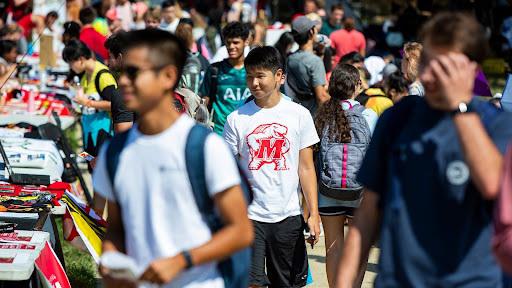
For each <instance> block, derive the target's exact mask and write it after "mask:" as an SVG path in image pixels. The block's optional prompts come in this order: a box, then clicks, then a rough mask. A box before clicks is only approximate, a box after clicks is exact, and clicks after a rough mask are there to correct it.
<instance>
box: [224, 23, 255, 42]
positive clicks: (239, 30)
mask: <svg viewBox="0 0 512 288" xmlns="http://www.w3.org/2000/svg"><path fill="white" fill-rule="evenodd" d="M249 33H250V32H249V27H248V26H247V25H245V24H243V23H241V22H231V23H229V24H228V25H226V27H224V29H222V37H224V41H226V39H233V38H238V37H240V38H242V40H244V41H245V40H247V38H249Z"/></svg>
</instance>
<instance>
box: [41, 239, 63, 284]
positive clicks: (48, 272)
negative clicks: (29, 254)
mask: <svg viewBox="0 0 512 288" xmlns="http://www.w3.org/2000/svg"><path fill="white" fill-rule="evenodd" d="M35 264H36V268H37V269H38V270H39V272H40V274H41V275H42V276H43V277H42V278H43V279H44V280H46V282H47V283H46V284H48V286H49V287H52V288H71V284H69V279H68V276H67V275H66V272H65V271H64V268H62V265H61V264H60V261H59V258H57V255H55V252H53V249H52V247H51V246H50V245H49V244H48V242H46V243H45V244H44V248H43V250H41V254H40V255H39V257H38V258H37V259H36V262H35ZM43 279H42V280H43Z"/></svg>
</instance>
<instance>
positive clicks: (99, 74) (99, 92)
mask: <svg viewBox="0 0 512 288" xmlns="http://www.w3.org/2000/svg"><path fill="white" fill-rule="evenodd" d="M104 73H110V71H108V69H101V70H100V71H98V73H96V77H95V78H94V87H96V91H97V92H98V94H101V91H100V79H101V75H103V74H104Z"/></svg>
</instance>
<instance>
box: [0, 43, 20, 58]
mask: <svg viewBox="0 0 512 288" xmlns="http://www.w3.org/2000/svg"><path fill="white" fill-rule="evenodd" d="M16 48H17V45H16V42H14V41H12V40H0V57H3V56H4V54H5V53H9V52H11V51H12V49H16Z"/></svg>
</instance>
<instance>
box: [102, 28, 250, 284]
mask: <svg viewBox="0 0 512 288" xmlns="http://www.w3.org/2000/svg"><path fill="white" fill-rule="evenodd" d="M128 39H129V43H128V47H127V50H126V59H125V61H124V63H123V67H122V68H121V77H120V87H121V89H122V92H123V96H124V101H125V103H126V106H127V108H128V109H130V110H131V111H136V112H137V113H138V116H139V118H138V124H137V125H135V126H134V127H133V128H132V129H131V130H130V131H129V132H128V134H127V140H126V144H125V146H124V149H123V150H122V151H121V153H120V154H119V164H118V166H117V173H116V174H115V178H114V180H113V185H112V183H111V181H110V179H109V176H108V172H107V163H106V161H107V160H106V150H107V148H106V147H103V149H102V151H101V153H100V156H99V160H98V164H97V167H96V170H95V171H94V178H93V180H94V181H93V182H94V188H95V191H97V192H98V193H99V194H101V195H102V196H104V197H105V198H107V199H108V200H109V201H108V212H109V217H108V230H107V234H106V237H105V240H104V242H103V251H104V252H108V251H119V252H122V253H126V254H127V255H128V256H130V257H132V258H133V259H134V260H135V263H137V265H139V268H140V269H141V270H142V271H144V269H145V271H144V272H143V273H142V276H141V277H140V278H139V279H138V282H139V283H137V284H141V283H142V284H144V283H154V284H158V285H163V286H159V287H194V288H196V287H204V288H206V287H208V288H211V287H219V288H220V287H224V281H223V279H222V277H221V275H220V273H219V271H218V269H217V265H216V261H218V260H220V259H224V258H226V257H227V256H229V255H230V254H232V253H233V252H235V251H237V250H240V249H242V248H245V247H247V246H249V245H250V244H251V242H252V239H253V229H252V225H251V222H250V221H249V219H248V218H247V209H246V204H245V200H244V197H243V194H242V191H241V188H240V175H239V172H238V168H237V165H236V162H235V160H234V158H233V156H232V155H231V152H230V151H229V148H228V147H227V145H226V144H225V143H224V141H222V138H220V137H218V136H216V135H213V133H212V134H211V135H209V136H208V137H207V139H206V143H205V160H204V161H205V169H206V171H205V174H206V176H205V177H206V179H205V180H206V186H207V187H208V193H209V194H210V196H211V197H212V199H213V201H214V205H215V206H216V208H217V210H218V211H219V213H220V216H221V217H222V220H223V223H224V224H225V226H224V227H223V228H222V229H221V230H219V231H218V232H216V233H215V234H214V235H212V233H211V232H210V229H209V228H208V226H207V224H206V223H205V221H204V220H203V218H202V217H201V213H200V211H198V208H197V205H196V204H195V200H194V194H193V192H192V188H191V184H190V182H189V178H188V174H187V170H186V163H185V145H186V139H187V135H188V133H189V131H190V130H191V128H192V127H193V126H194V125H195V122H194V121H193V120H192V119H191V118H189V117H188V116H186V115H185V114H179V113H178V112H177V110H176V109H173V108H171V107H173V103H174V97H173V91H174V88H175V86H176V83H177V82H178V80H179V79H180V75H181V72H182V70H183V66H184V61H185V59H186V50H185V48H184V47H183V45H182V44H181V43H179V42H178V40H177V38H176V37H175V36H174V35H171V34H170V33H169V32H166V31H161V30H140V31H132V32H129V33H128ZM219 168H222V169H219ZM112 186H113V187H112ZM100 270H101V271H100V272H101V273H102V275H103V279H104V281H105V282H106V283H105V284H106V286H107V287H126V286H133V285H136V284H135V283H133V282H130V281H128V280H126V279H122V280H114V279H113V277H112V276H111V274H109V273H110V271H109V269H108V267H105V266H102V268H101V269H100ZM120 281H121V283H119V282H120Z"/></svg>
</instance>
